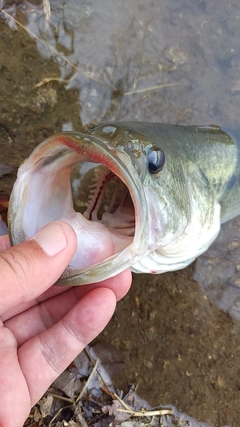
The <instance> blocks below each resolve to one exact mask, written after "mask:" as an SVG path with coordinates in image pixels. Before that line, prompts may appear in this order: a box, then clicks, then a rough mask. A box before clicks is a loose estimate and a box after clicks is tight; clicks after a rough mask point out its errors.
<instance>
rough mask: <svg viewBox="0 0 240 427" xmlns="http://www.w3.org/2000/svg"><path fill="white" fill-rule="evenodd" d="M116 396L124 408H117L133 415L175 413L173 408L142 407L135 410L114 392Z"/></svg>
mask: <svg viewBox="0 0 240 427" xmlns="http://www.w3.org/2000/svg"><path fill="white" fill-rule="evenodd" d="M114 398H115V399H117V400H118V402H119V403H120V404H121V405H122V406H123V408H124V409H122V408H117V411H119V412H126V413H128V414H131V415H132V417H154V416H156V415H160V416H163V415H173V410H172V409H154V410H152V411H149V410H146V409H141V410H140V411H134V410H133V409H132V408H131V407H130V406H128V405H127V404H126V403H125V402H124V401H123V400H122V399H120V397H119V396H118V395H117V394H116V393H114Z"/></svg>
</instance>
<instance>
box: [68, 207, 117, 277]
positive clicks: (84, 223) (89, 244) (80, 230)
mask: <svg viewBox="0 0 240 427" xmlns="http://www.w3.org/2000/svg"><path fill="white" fill-rule="evenodd" d="M62 219H63V221H66V222H68V224H70V225H71V226H72V228H73V229H74V231H75V233H76V235H77V249H76V252H75V254H74V257H73V258H72V260H71V262H70V264H69V265H70V266H71V267H72V268H76V269H83V268H86V267H89V266H91V265H93V264H97V263H99V262H101V261H104V260H105V259H106V258H108V257H110V256H111V255H114V253H115V245H114V242H113V239H112V238H111V234H110V233H109V232H108V230H107V229H106V227H104V225H102V224H101V223H98V222H93V221H88V220H87V219H86V218H84V217H83V215H81V214H80V213H79V212H76V213H75V215H74V216H73V217H72V218H71V219H69V218H62Z"/></svg>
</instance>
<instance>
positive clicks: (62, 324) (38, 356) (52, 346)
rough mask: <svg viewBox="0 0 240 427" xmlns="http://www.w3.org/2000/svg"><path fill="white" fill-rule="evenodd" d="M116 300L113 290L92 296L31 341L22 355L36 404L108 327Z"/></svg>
mask: <svg viewBox="0 0 240 427" xmlns="http://www.w3.org/2000/svg"><path fill="white" fill-rule="evenodd" d="M115 306H116V298H115V295H114V293H113V292H112V291H111V290H110V289H106V288H98V289H94V290H93V291H91V292H90V293H88V294H87V295H86V296H85V297H84V298H83V299H81V300H80V301H79V302H78V303H77V304H76V305H75V306H74V307H73V309H72V310H71V311H70V312H69V313H68V314H67V315H66V316H65V317H64V318H63V319H62V320H61V321H59V322H58V323H57V324H56V325H54V326H53V327H52V328H51V329H48V330H47V331H44V332H43V333H41V334H40V335H38V336H36V337H34V338H33V339H32V340H30V341H27V342H26V343H25V344H23V346H22V347H20V349H19V352H18V357H19V363H20V365H21V368H22V371H23V374H24V376H25V378H26V381H27V384H28V389H29V392H30V396H31V403H32V405H33V404H34V403H36V402H37V401H38V400H39V398H40V397H41V396H42V394H43V393H44V392H45V390H46V389H47V388H48V387H49V386H50V384H51V383H52V382H53V381H54V380H55V379H56V378H57V377H58V376H59V374H60V373H61V372H62V371H63V370H64V369H66V368H67V366H68V365H69V364H70V363H71V361H72V360H73V359H74V358H75V357H76V356H77V355H78V354H79V353H80V352H81V351H82V350H83V349H84V347H85V346H86V344H88V343H89V342H90V341H92V340H93V339H94V338H95V337H96V336H97V335H98V334H99V333H100V332H101V331H102V330H103V328H104V327H105V326H106V324H107V323H108V321H109V320H110V318H111V317H112V315H113V312H114V309H115Z"/></svg>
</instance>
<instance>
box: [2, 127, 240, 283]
mask: <svg viewBox="0 0 240 427" xmlns="http://www.w3.org/2000/svg"><path fill="white" fill-rule="evenodd" d="M231 135H232V136H231ZM66 141H68V142H66ZM53 146H54V147H55V148H53ZM57 147H59V150H58V151H56V150H57ZM64 147H65V148H64ZM70 147H71V149H72V150H73V151H76V152H81V155H87V156H90V158H91V156H92V158H93V160H94V161H97V160H96V159H101V160H98V161H100V163H104V162H105V163H104V164H106V165H107V166H108V167H110V168H113V169H112V170H113V171H114V173H116V174H117V175H118V176H119V177H120V178H121V179H122V180H123V181H124V182H125V184H126V185H127V186H128V188H129V191H130V193H131V196H132V198H133V202H134V206H135V211H136V226H135V237H134V240H133V242H132V244H130V245H129V246H128V247H127V248H125V250H124V251H122V252H121V253H119V254H116V255H114V256H112V257H111V258H110V259H106V260H103V261H101V262H100V263H99V264H97V265H93V266H89V267H88V268H84V269H82V270H79V269H78V270H76V269H75V270H74V269H72V268H68V269H67V270H66V271H65V273H64V274H63V277H62V278H61V280H60V283H61V284H66V285H79V284H85V283H91V282H97V281H100V280H103V279H105V278H107V277H112V276H114V275H116V274H118V273H119V272H120V271H123V270H124V269H125V268H126V267H128V266H130V267H131V268H132V270H133V271H135V272H149V273H161V272H165V271H171V270H176V269H180V268H183V267H185V266H186V265H188V264H190V263H191V262H192V261H193V260H194V259H195V258H196V257H197V256H198V255H200V254H201V253H202V252H204V251H205V250H206V249H207V248H208V247H209V245H210V244H211V242H212V241H213V240H214V239H215V237H216V236H217V234H218V232H219V229H220V224H221V223H222V222H224V221H227V220H229V219H231V218H232V217H234V216H236V215H238V214H240V185H239V180H240V178H239V177H240V170H239V168H240V166H239V164H240V162H239V150H240V146H239V140H238V137H237V134H236V135H235V134H230V132H225V131H224V130H222V129H221V128H220V127H218V126H178V125H169V124H157V123H138V122H125V123H116V124H115V123H107V124H103V125H100V126H97V127H96V128H94V129H91V130H89V131H87V132H85V133H78V132H69V133H62V134H59V135H57V136H55V137H52V138H50V139H49V140H47V141H46V142H44V143H43V145H42V147H40V148H39V149H36V150H35V152H34V153H33V155H32V156H31V158H30V159H32V160H29V164H25V170H26V167H28V169H29V170H30V169H31V161H32V162H33V159H35V160H36V161H38V163H36V164H38V165H42V167H44V168H46V167H47V168H51V167H52V168H53V167H54V165H55V164H56V162H60V161H61V162H62V163H64V161H65V160H64V156H65V157H66V156H70V155H71V153H70V154H69V150H70ZM156 147H157V148H159V149H161V150H162V151H163V152H164V154H165V164H164V167H163V169H162V170H161V171H160V172H159V173H158V174H156V175H152V174H151V173H150V172H149V168H148V156H149V152H150V151H151V150H152V149H155V148H156ZM44 150H45V154H42V152H43V151H44ZM51 150H52V152H53V153H54V154H52V155H51V153H50V151H51ZM86 153H87V154H86ZM41 156H43V158H45V160H44V161H43V162H42V163H40V162H39V158H41ZM44 156H45V157H44ZM66 158H67V157H66ZM88 161H89V160H88ZM73 163H74V162H73ZM69 164H70V163H69ZM109 165H111V166H109ZM39 167H40V166H39ZM39 167H38V168H39ZM23 170H24V169H22V171H20V173H19V180H20V176H21V175H22V176H23ZM17 188H18V187H17V186H16V189H17ZM16 189H15V192H14V191H13V195H12V196H11V201H12V202H11V201H10V202H11V203H10V215H9V223H10V233H11V234H12V240H13V242H14V243H18V242H19V241H21V240H22V239H24V236H25V234H24V232H23V230H22V229H20V230H19V229H18V230H17V228H16V224H17V226H18V227H19V224H20V223H21V217H20V216H19V215H20V211H21V209H19V206H18V203H15V200H14V199H15V198H16V197H17V196H16ZM25 190H26V189H24V191H25ZM25 193H26V191H25ZM23 194H24V193H23ZM20 203H23V202H22V201H21V202H20ZM14 204H15V207H14V208H13V206H14ZM22 209H23V208H22ZM22 212H23V210H22ZM16 215H18V218H17V221H16ZM51 219H52V218H51ZM53 219H54V218H53ZM57 219H59V218H57ZM14 234H15V235H14ZM16 234H18V236H20V237H19V238H17V239H16Z"/></svg>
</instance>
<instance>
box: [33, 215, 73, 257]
mask: <svg viewBox="0 0 240 427" xmlns="http://www.w3.org/2000/svg"><path fill="white" fill-rule="evenodd" d="M32 239H33V240H36V242H38V244H39V245H40V246H41V248H42V249H43V250H44V252H45V253H46V254H47V255H48V256H50V257H51V256H54V255H57V254H59V253H60V252H62V250H63V249H65V248H66V247H67V239H66V236H65V234H64V232H63V230H62V227H61V226H60V225H59V224H54V223H52V224H48V225H46V227H44V228H43V229H42V230H41V231H39V233H37V234H35V236H34V237H32Z"/></svg>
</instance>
